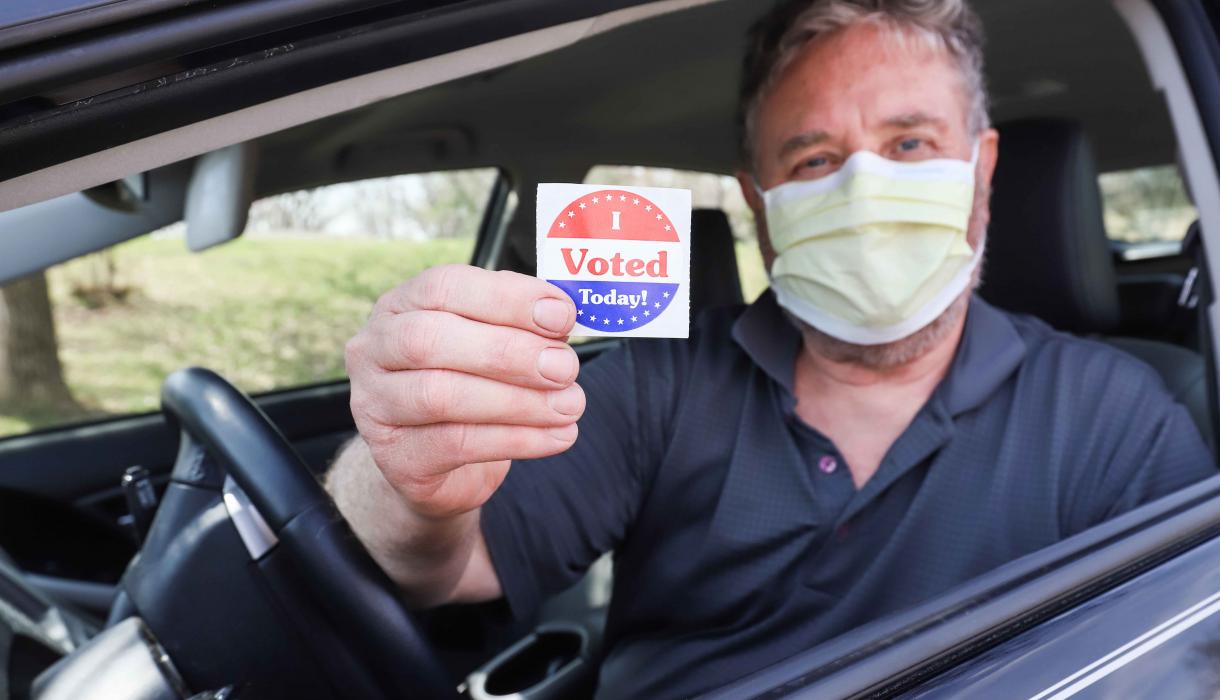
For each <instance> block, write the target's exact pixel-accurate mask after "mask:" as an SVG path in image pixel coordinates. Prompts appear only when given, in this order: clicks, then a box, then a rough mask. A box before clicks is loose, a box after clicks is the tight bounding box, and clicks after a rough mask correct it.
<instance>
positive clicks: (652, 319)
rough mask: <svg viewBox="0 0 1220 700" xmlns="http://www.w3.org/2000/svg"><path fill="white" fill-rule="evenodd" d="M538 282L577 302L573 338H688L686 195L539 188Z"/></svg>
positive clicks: (635, 190) (664, 191)
mask: <svg viewBox="0 0 1220 700" xmlns="http://www.w3.org/2000/svg"><path fill="white" fill-rule="evenodd" d="M537 214H538V276H539V277H541V278H542V279H544V280H546V281H548V282H550V283H552V284H554V285H555V286H557V287H559V288H560V289H562V290H563V291H564V292H565V293H567V295H568V296H569V297H571V298H572V301H573V302H575V303H576V325H575V327H573V329H572V335H574V336H620V337H651V338H685V337H687V336H688V334H689V327H690V191H689V190H678V189H668V188H659V187H619V186H615V185H572V184H558V183H548V184H541V185H539V186H538V212H537Z"/></svg>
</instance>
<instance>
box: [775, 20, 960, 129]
mask: <svg viewBox="0 0 1220 700" xmlns="http://www.w3.org/2000/svg"><path fill="white" fill-rule="evenodd" d="M964 87H965V86H964V85H963V79H962V75H961V71H960V69H959V68H958V66H957V64H956V62H955V61H954V59H953V57H952V56H951V55H950V54H949V52H948V51H947V50H945V49H944V48H942V47H940V46H938V45H936V44H935V43H933V42H932V41H930V40H929V38H928V37H926V36H924V35H923V34H921V33H919V32H916V31H915V30H909V29H899V28H894V27H889V26H885V25H878V24H874V23H868V22H866V23H859V24H856V25H853V26H850V27H848V28H846V29H842V30H839V31H836V32H833V33H830V34H828V35H825V36H819V37H817V38H815V39H814V40H812V41H810V42H809V43H808V44H806V45H805V46H804V47H802V48H801V49H799V50H798V53H797V54H796V55H795V56H794V57H793V58H792V60H791V62H790V63H789V64H788V65H787V66H785V67H784V69H783V71H782V72H781V73H780V74H779V75H778V76H777V78H776V79H775V81H774V82H773V84H772V86H771V89H770V90H769V91H768V92H767V94H766V95H765V96H764V98H763V100H762V101H761V102H760V103H759V113H758V122H759V127H760V133H759V136H760V137H763V136H764V133H763V132H766V131H771V132H775V131H776V129H777V128H778V129H780V130H782V129H785V128H786V129H810V128H817V129H824V130H827V131H835V130H839V129H843V128H847V127H848V126H850V125H853V124H855V125H859V126H863V127H865V128H868V127H871V126H877V125H880V124H881V123H884V122H886V121H888V120H890V119H892V118H893V117H895V116H899V115H901V114H910V113H914V112H920V113H926V114H931V115H935V116H937V117H940V118H941V119H943V120H944V121H946V122H948V123H952V124H954V125H960V126H961V128H963V129H964V127H965V122H966V112H967V107H968V104H967V100H966V95H965V89H964ZM768 126H769V127H771V128H770V129H768ZM770 135H771V136H772V137H779V138H782V137H783V135H782V134H776V133H772V134H770Z"/></svg>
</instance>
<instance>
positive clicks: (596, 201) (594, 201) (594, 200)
mask: <svg viewBox="0 0 1220 700" xmlns="http://www.w3.org/2000/svg"><path fill="white" fill-rule="evenodd" d="M600 201H601V200H600V199H598V198H597V197H594V198H593V203H594V204H597V203H598V202H600Z"/></svg>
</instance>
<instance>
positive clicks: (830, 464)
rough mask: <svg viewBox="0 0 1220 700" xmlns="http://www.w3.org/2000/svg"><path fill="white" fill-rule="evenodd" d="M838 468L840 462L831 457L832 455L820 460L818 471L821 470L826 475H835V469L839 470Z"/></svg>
mask: <svg viewBox="0 0 1220 700" xmlns="http://www.w3.org/2000/svg"><path fill="white" fill-rule="evenodd" d="M838 468H839V462H838V461H837V460H836V459H835V458H834V457H831V456H830V455H824V456H823V457H822V458H821V459H819V460H818V469H821V470H822V473H824V474H833V473H834V471H835V469H838Z"/></svg>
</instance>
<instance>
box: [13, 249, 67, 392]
mask: <svg viewBox="0 0 1220 700" xmlns="http://www.w3.org/2000/svg"><path fill="white" fill-rule="evenodd" d="M0 402H3V403H9V404H15V405H17V406H23V405H32V404H37V405H43V406H45V405H63V406H74V405H75V403H76V402H75V401H74V400H73V398H72V393H71V392H70V391H69V390H68V385H67V384H66V383H65V382H64V372H63V366H62V365H61V364H60V362H59V343H58V342H57V340H56V337H55V319H54V317H53V316H52V315H51V297H50V295H49V294H48V293H47V278H46V275H45V274H44V273H42V272H37V273H35V274H32V275H28V276H26V277H22V278H20V279H16V280H13V281H12V282H9V283H8V284H6V285H4V286H0Z"/></svg>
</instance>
